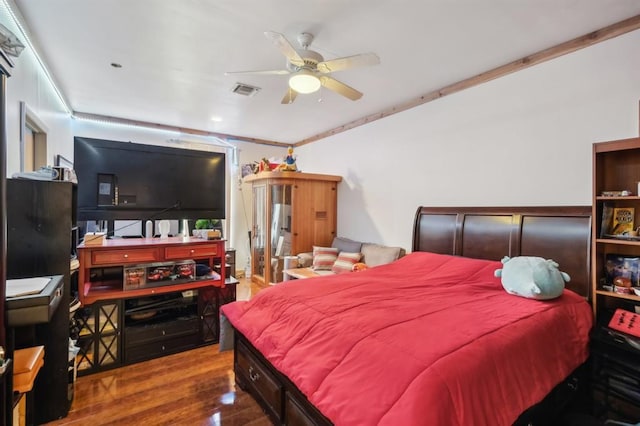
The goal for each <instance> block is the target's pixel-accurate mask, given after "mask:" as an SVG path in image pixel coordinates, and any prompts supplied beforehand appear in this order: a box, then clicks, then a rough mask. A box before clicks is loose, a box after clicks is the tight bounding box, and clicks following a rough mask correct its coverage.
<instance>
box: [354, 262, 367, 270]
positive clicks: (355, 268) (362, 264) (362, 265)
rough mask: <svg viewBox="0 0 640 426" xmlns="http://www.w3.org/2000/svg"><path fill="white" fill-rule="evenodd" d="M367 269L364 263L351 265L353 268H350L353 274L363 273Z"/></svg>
mask: <svg viewBox="0 0 640 426" xmlns="http://www.w3.org/2000/svg"><path fill="white" fill-rule="evenodd" d="M368 268H369V267H368V266H367V264H366V263H362V262H358V263H354V264H353V267H352V268H351V270H352V271H353V272H358V271H364V270H365V269H368Z"/></svg>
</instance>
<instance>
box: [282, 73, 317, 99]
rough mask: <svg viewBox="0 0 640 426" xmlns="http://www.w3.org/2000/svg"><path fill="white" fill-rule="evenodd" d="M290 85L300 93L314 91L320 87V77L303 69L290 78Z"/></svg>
mask: <svg viewBox="0 0 640 426" xmlns="http://www.w3.org/2000/svg"><path fill="white" fill-rule="evenodd" d="M289 87H291V88H292V89H293V90H295V91H296V92H298V93H313V92H315V91H316V90H318V89H320V79H318V77H316V76H315V74H313V73H312V72H311V71H309V70H305V69H302V70H300V71H298V72H297V73H295V74H293V75H292V76H291V77H290V78H289Z"/></svg>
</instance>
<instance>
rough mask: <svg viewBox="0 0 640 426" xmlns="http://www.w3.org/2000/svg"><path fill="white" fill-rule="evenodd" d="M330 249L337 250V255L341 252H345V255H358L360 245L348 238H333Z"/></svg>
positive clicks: (358, 242)
mask: <svg viewBox="0 0 640 426" xmlns="http://www.w3.org/2000/svg"><path fill="white" fill-rule="evenodd" d="M331 247H333V248H337V249H338V253H340V252H341V251H346V252H347V253H360V249H361V248H362V243H361V242H360V241H354V240H350V239H348V238H342V237H335V238H334V239H333V242H332V243H331Z"/></svg>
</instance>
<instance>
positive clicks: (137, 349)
mask: <svg viewBox="0 0 640 426" xmlns="http://www.w3.org/2000/svg"><path fill="white" fill-rule="evenodd" d="M197 345H198V335H197V334H190V335H186V336H179V337H174V338H172V339H164V340H158V341H156V342H151V343H148V344H144V345H140V346H134V347H131V348H125V350H124V361H125V362H126V363H127V364H129V363H133V362H138V361H144V360H147V359H151V358H157V357H160V356H163V355H169V354H173V353H176V352H182V351H186V350H188V349H193V348H195V347H196V346H197Z"/></svg>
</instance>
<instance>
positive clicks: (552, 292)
mask: <svg viewBox="0 0 640 426" xmlns="http://www.w3.org/2000/svg"><path fill="white" fill-rule="evenodd" d="M494 275H495V276H496V277H500V278H502V287H504V289H505V290H506V291H507V293H509V294H513V295H516V296H522V297H526V298H529V299H538V300H548V299H554V298H556V297H558V296H560V295H561V294H562V291H563V290H564V283H565V281H566V282H569V280H570V279H571V278H570V277H569V275H568V274H567V273H566V272H561V271H560V270H559V269H558V264H557V263H556V262H554V261H553V260H551V259H547V260H545V259H543V258H541V257H534V256H519V257H513V258H509V256H505V257H503V258H502V269H497V270H496V271H495V272H494Z"/></svg>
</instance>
